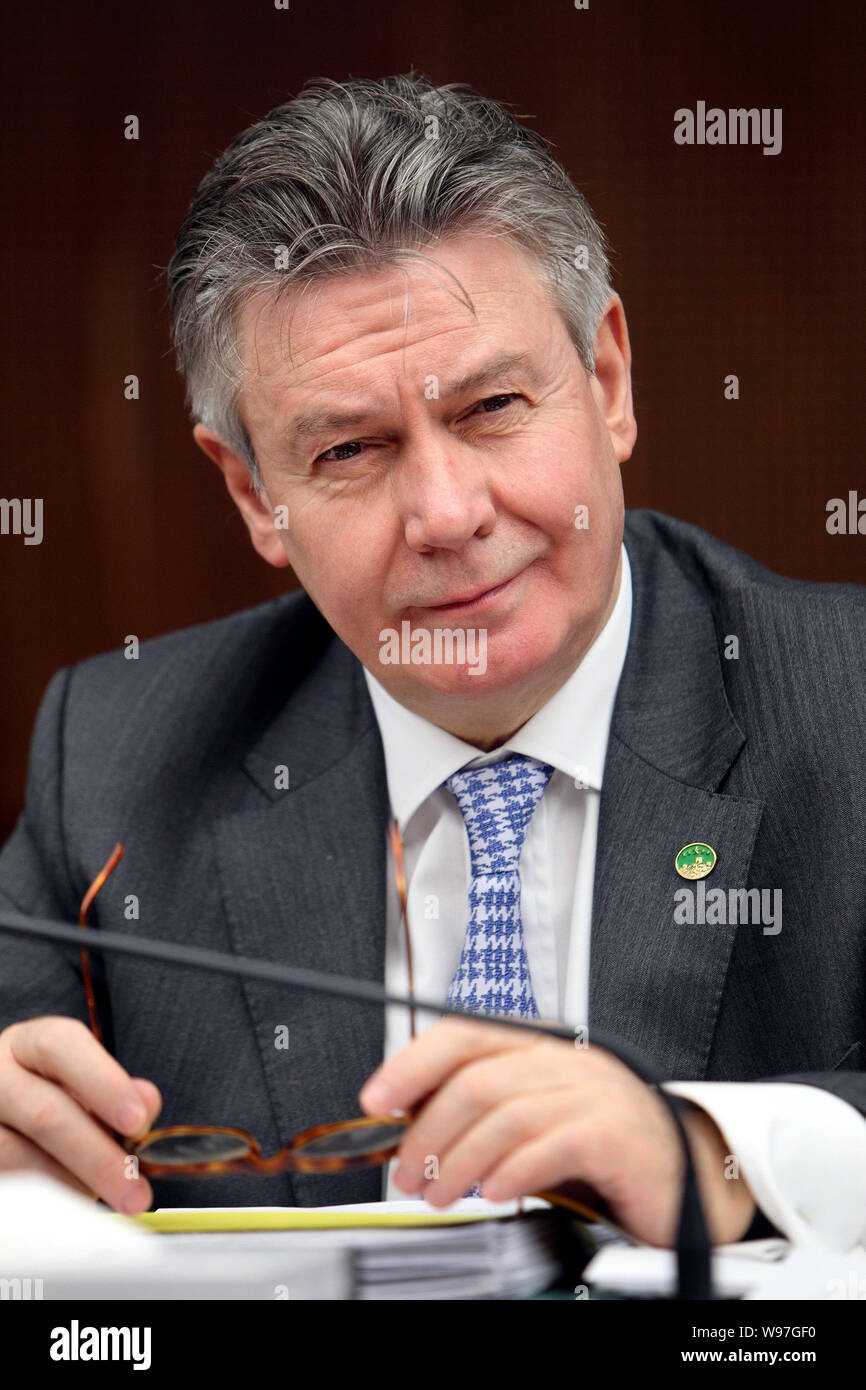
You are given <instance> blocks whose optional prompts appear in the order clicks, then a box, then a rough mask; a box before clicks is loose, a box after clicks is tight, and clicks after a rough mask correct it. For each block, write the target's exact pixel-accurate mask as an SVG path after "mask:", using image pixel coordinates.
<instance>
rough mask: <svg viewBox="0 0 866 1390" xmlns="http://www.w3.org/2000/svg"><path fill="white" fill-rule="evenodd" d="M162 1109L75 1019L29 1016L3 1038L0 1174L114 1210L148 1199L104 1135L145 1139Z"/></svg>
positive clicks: (149, 1088)
mask: <svg viewBox="0 0 866 1390" xmlns="http://www.w3.org/2000/svg"><path fill="white" fill-rule="evenodd" d="M161 1108H162V1097H161V1096H160V1094H159V1091H158V1090H157V1088H156V1086H154V1084H153V1082H152V1081H145V1080H144V1079H143V1078H141V1077H134V1078H133V1077H130V1076H129V1075H128V1073H127V1072H125V1071H124V1069H123V1067H122V1066H121V1065H120V1063H119V1062H117V1061H115V1059H114V1058H113V1057H112V1056H110V1054H109V1053H108V1052H106V1050H105V1048H104V1047H102V1045H101V1044H100V1043H98V1042H97V1041H96V1038H95V1037H94V1036H93V1034H92V1033H91V1032H90V1030H89V1029H88V1028H87V1027H86V1026H85V1025H84V1024H83V1023H81V1022H80V1021H79V1020H78V1019H74V1018H59V1017H46V1018H31V1019H28V1020H27V1021H26V1022H24V1023H13V1024H10V1026H9V1027H8V1028H4V1029H3V1031H2V1032H0V1172H14V1171H16V1170H20V1169H30V1170H37V1171H39V1172H41V1173H47V1174H49V1176H50V1177H53V1178H57V1179H58V1180H59V1181H60V1182H63V1183H66V1185H67V1186H69V1187H73V1188H75V1189H76V1190H77V1191H79V1192H83V1193H85V1194H86V1195H87V1196H90V1197H94V1196H95V1197H101V1198H102V1200H103V1201H104V1202H107V1203H108V1204H109V1205H110V1206H112V1207H114V1208H115V1210H116V1211H122V1212H126V1213H127V1214H128V1215H132V1214H133V1213H135V1212H140V1211H144V1210H146V1208H148V1207H149V1206H150V1205H151V1203H152V1201H153V1192H152V1190H151V1187H150V1184H149V1183H148V1181H147V1179H146V1178H144V1177H137V1176H135V1174H134V1172H132V1173H131V1174H130V1173H129V1169H130V1164H129V1162H128V1159H129V1155H128V1154H127V1153H126V1152H125V1150H124V1149H123V1148H122V1147H121V1146H120V1144H118V1143H117V1141H116V1140H115V1139H114V1138H113V1137H112V1135H111V1134H109V1133H107V1132H106V1128H107V1129H108V1130H113V1131H116V1132H118V1133H120V1134H123V1135H126V1136H127V1137H128V1138H130V1139H135V1138H138V1137H139V1136H140V1135H142V1134H146V1133H147V1131H148V1130H149V1129H150V1128H151V1126H152V1124H153V1122H154V1120H155V1119H156V1117H157V1115H158V1114H159V1112H160V1110H161Z"/></svg>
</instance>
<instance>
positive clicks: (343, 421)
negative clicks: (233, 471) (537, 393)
mask: <svg viewBox="0 0 866 1390" xmlns="http://www.w3.org/2000/svg"><path fill="white" fill-rule="evenodd" d="M517 368H520V369H521V370H522V371H523V372H524V373H525V374H526V377H527V379H528V380H529V381H530V383H531V384H532V385H534V386H537V385H538V381H539V378H538V373H537V371H536V370H535V367H534V365H533V362H532V354H531V353H529V352H503V353H500V354H499V356H498V357H494V358H493V359H492V361H490V362H486V363H484V365H483V366H481V367H477V368H476V369H475V370H474V371H471V372H466V373H465V374H464V375H463V376H461V377H458V378H457V379H456V380H455V381H453V382H452V383H451V384H450V385H449V386H446V387H445V388H443V389H442V391H441V395H442V396H465V395H468V393H469V392H470V391H478V390H480V389H482V388H483V387H484V386H487V385H489V383H490V382H491V381H493V380H495V378H496V377H498V376H504V375H506V374H507V373H508V372H513V371H514V370H515V369H517ZM376 409H377V407H376V406H375V405H371V406H369V407H363V408H361V407H359V408H357V409H355V410H311V411H306V412H304V413H303V414H301V415H299V416H298V418H297V419H296V420H294V421H292V423H291V424H290V425H289V426H288V427H287V433H288V434H289V435H290V437H291V448H292V450H293V452H297V451H298V448H299V446H300V445H302V444H303V443H304V442H305V441H306V440H309V439H312V438H315V436H317V435H319V434H327V433H330V432H331V431H332V430H334V431H342V430H351V429H354V428H355V427H356V426H358V425H363V424H364V423H365V421H367V420H369V418H370V416H371V415H372V414H373V413H374V411H375V410H376Z"/></svg>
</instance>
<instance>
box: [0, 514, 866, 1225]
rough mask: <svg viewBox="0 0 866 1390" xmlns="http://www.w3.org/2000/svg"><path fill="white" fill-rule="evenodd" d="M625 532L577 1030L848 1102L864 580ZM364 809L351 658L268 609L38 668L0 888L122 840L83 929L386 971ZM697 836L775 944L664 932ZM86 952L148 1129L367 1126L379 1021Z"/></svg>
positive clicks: (258, 1191)
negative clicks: (622, 609) (20, 802)
mask: <svg viewBox="0 0 866 1390" xmlns="http://www.w3.org/2000/svg"><path fill="white" fill-rule="evenodd" d="M625 541H626V547H627V549H628V553H629V557H630V560H631V564H632V571H633V579H634V613H633V621H632V629H631V636H630V641H629V647H628V654H627V657H626V662H625V667H624V670H623V674H622V679H621V681H620V685H619V690H618V693H617V699H616V705H615V709H614V714H613V723H612V728H611V737H610V743H609V748H608V753H607V761H606V764H605V769H604V790H603V794H602V801H601V817H600V824H599V835H598V853H597V862H596V873H595V897H594V905H593V920H592V955H591V971H590V1017H589V1027H590V1037H591V1035H592V1028H593V1026H595V1027H596V1028H598V1029H603V1030H606V1031H609V1032H611V1033H614V1034H618V1035H620V1036H621V1037H622V1038H624V1039H626V1040H627V1041H629V1042H631V1043H632V1044H634V1045H636V1046H637V1047H639V1048H642V1049H643V1050H644V1051H645V1052H646V1053H647V1054H648V1055H649V1056H651V1057H652V1058H654V1059H655V1061H656V1062H657V1064H658V1065H659V1066H660V1067H661V1068H662V1070H663V1072H664V1073H665V1074H666V1075H667V1076H668V1077H669V1078H671V1079H678V1080H685V1079H701V1078H703V1079H708V1080H753V1081H756V1082H760V1081H761V1080H769V1079H786V1080H792V1081H802V1082H807V1083H809V1084H811V1085H815V1086H820V1087H824V1088H825V1089H826V1090H828V1091H832V1092H835V1093H836V1094H837V1095H839V1096H842V1097H843V1098H844V1099H845V1100H847V1101H849V1102H850V1103H851V1104H853V1105H854V1106H856V1107H857V1109H858V1110H860V1111H861V1112H862V1113H863V1114H866V1074H864V1071H863V1070H862V1068H863V1039H864V1033H866V1029H864V1015H866V863H864V850H866V777H864V770H866V589H864V588H859V587H855V586H848V585H812V584H804V583H799V582H796V581H793V580H788V579H783V578H781V577H779V576H777V575H775V574H772V573H770V572H769V571H767V570H766V569H764V568H762V567H761V566H760V565H758V564H757V563H755V562H754V561H753V560H751V559H749V558H748V557H747V556H745V555H742V554H740V553H739V552H737V551H735V550H732V549H731V548H730V547H728V546H726V545H723V544H722V543H721V542H719V541H717V540H715V539H713V538H712V537H711V536H709V535H707V534H706V533H705V532H703V531H700V530H698V529H696V528H695V527H692V526H689V525H686V524H684V523H682V522H679V521H675V520H672V519H671V518H669V517H665V516H662V515H660V514H658V513H653V512H631V513H628V514H627V519H626V533H625ZM728 635H734V636H736V637H737V638H738V639H739V658H738V659H737V660H727V659H725V656H724V650H725V640H726V638H727V637H728ZM281 764H285V765H286V767H287V768H288V770H289V783H290V785H289V789H288V790H277V789H276V788H275V784H274V783H275V768H276V767H277V766H278V765H281ZM387 813H388V802H387V790H386V781H385V768H384V759H383V754H382V744H381V740H380V737H379V731H378V727H377V724H376V720H375V717H374V714H373V709H372V706H371V703H370V700H369V697H368V693H367V689H366V685H365V682H364V679H363V675H362V669H361V666H360V665H359V663H358V661H357V660H356V658H355V657H354V656H353V655H352V654H351V652H349V650H348V649H347V648H346V647H345V646H344V645H343V643H342V642H340V641H339V640H338V639H337V638H336V637H335V635H334V634H333V632H332V631H331V629H330V628H329V627H328V625H327V624H326V622H325V621H324V619H323V618H322V617H321V615H320V614H319V613H318V611H317V610H316V608H315V607H314V605H313V604H312V602H311V601H310V600H309V599H308V598H307V596H306V595H305V594H303V593H301V594H291V595H288V596H286V597H284V598H280V599H277V600H276V601H274V602H271V603H267V604H264V605H263V606H261V607H258V608H254V609H251V610H248V611H246V612H242V613H238V614H236V615H234V616H233V617H230V618H227V619H223V620H220V621H218V622H213V623H208V624H205V625H203V626H201V627H196V628H192V629H190V630H188V631H183V632H176V633H171V634H169V635H167V636H164V637H160V638H158V639H156V640H154V641H151V642H147V643H145V644H143V645H142V647H141V654H140V659H139V660H138V661H127V660H125V659H124V656H123V654H122V652H120V651H115V652H109V653H107V654H105V655H102V656H99V657H97V658H95V659H93V660H89V661H85V662H82V663H81V664H80V665H78V666H76V667H74V668H71V669H67V670H63V671H60V672H59V673H58V674H57V675H56V676H55V677H54V678H53V680H52V681H51V684H50V685H49V687H48V691H47V693H46V695H45V699H44V702H43V704H42V708H41V710H40V713H39V718H38V722H37V725H36V731H35V734H34V739H33V746H32V753H31V766H30V777H29V785H28V792H27V808H26V810H25V812H24V814H23V816H22V818H21V820H20V822H19V824H18V826H17V828H16V830H15V833H14V834H13V836H12V838H11V839H10V841H9V842H8V844H7V845H6V847H5V849H4V851H3V853H2V855H0V900H2V902H3V903H4V904H5V905H7V906H9V907H12V908H15V909H17V910H20V911H24V912H33V913H40V914H44V915H48V916H51V917H58V918H64V919H66V920H69V921H74V920H75V917H76V913H77V909H78V904H79V900H80V898H81V896H82V893H83V892H84V889H85V888H86V886H87V885H88V883H89V882H90V880H91V879H92V878H93V876H94V874H95V873H96V871H97V869H98V868H99V867H100V866H101V865H102V864H103V862H104V861H105V859H106V858H107V856H108V854H109V852H110V850H111V848H112V846H113V845H114V843H115V841H116V840H117V839H119V838H120V839H123V840H124V841H125V842H126V854H125V857H124V858H123V860H122V861H121V863H120V865H119V867H118V868H117V869H116V871H115V873H114V875H113V876H112V878H111V879H110V880H109V882H108V884H107V885H106V887H105V888H104V889H103V891H102V893H101V894H100V896H99V898H98V900H97V903H96V905H95V909H94V911H93V915H92V922H93V925H94V927H95V928H98V927H99V926H103V927H106V928H109V927H110V928H111V929H113V930H115V931H117V930H122V931H128V932H130V933H136V932H139V933H142V934H145V935H149V936H158V937H165V938H171V939H177V940H181V941H187V942H193V943H196V944H200V945H207V946H212V947H215V948H217V949H221V950H229V951H236V952H239V953H241V954H244V955H250V956H262V957H266V958H268V959H272V960H278V961H287V962H292V963H295V964H298V965H304V966H312V967H315V968H318V969H321V970H330V971H336V972H339V973H340V974H345V975H355V976H359V977H361V978H364V979H370V980H382V979H383V976H384V954H385V893H386V867H385V865H386V861H385V828H386V821H387ZM693 840H705V841H707V842H708V843H709V844H710V845H711V846H713V848H714V849H715V850H716V852H717V854H718V864H717V866H716V868H715V869H714V871H713V874H712V877H711V879H710V880H708V882H707V887H710V886H714V887H720V888H724V889H727V888H729V887H734V888H749V887H758V888H771V889H775V888H781V889H782V894H783V925H782V930H781V932H780V933H779V934H778V935H769V934H764V932H763V931H762V929H761V926H760V925H752V924H743V925H739V926H737V925H730V924H729V925H726V926H711V925H693V926H687V925H684V926H676V925H674V920H673V911H674V894H675V892H676V890H677V889H678V888H681V887H682V886H683V880H682V879H680V878H678V877H677V875H676V873H675V870H674V857H675V854H676V852H677V851H678V850H679V849H680V847H681V846H683V845H684V844H686V843H688V842H690V841H693ZM132 894H134V895H135V896H136V897H137V899H138V903H139V917H138V920H131V921H127V920H126V919H125V916H124V902H125V900H126V898H127V897H128V896H129V895H132ZM92 959H93V961H94V966H95V969H96V971H97V973H98V976H99V981H100V985H99V1001H100V1008H101V1014H102V1018H103V1022H104V1027H105V1033H106V1042H107V1044H108V1045H109V1046H110V1048H111V1049H112V1050H113V1051H114V1053H115V1055H116V1056H117V1057H118V1058H119V1059H120V1061H121V1062H122V1063H123V1065H124V1066H125V1067H126V1068H128V1069H129V1071H130V1072H131V1073H132V1074H133V1075H140V1076H147V1077H150V1078H151V1079H152V1080H153V1081H155V1082H156V1084H157V1085H158V1086H159V1087H160V1089H161V1091H162V1094H163V1096H164V1099H165V1108H164V1111H163V1115H162V1117H161V1122H162V1123H166V1124H177V1123H184V1122H186V1123H190V1124H205V1123H212V1124H226V1125H240V1126H242V1127H244V1128H247V1129H250V1130H252V1131H253V1132H254V1133H255V1134H256V1135H257V1136H258V1138H259V1140H260V1142H261V1144H262V1147H263V1150H264V1151H265V1152H266V1153H269V1152H272V1151H273V1150H274V1149H276V1148H277V1147H278V1146H279V1145H283V1144H285V1143H287V1142H288V1141H289V1140H290V1139H291V1137H292V1136H293V1135H294V1134H296V1133H297V1132H298V1131H299V1130H301V1129H304V1128H306V1127H307V1126H310V1125H315V1124H323V1123H326V1122H328V1121H332V1120H339V1119H344V1118H347V1117H349V1116H351V1115H355V1114H357V1113H358V1106H357V1094H358V1091H359V1089H360V1087H361V1085H362V1083H363V1082H364V1080H365V1078H366V1077H367V1076H368V1075H369V1073H370V1072H371V1071H372V1070H373V1069H374V1068H375V1067H376V1065H377V1064H378V1063H379V1062H380V1061H381V1059H382V1047H383V1019H382V1014H381V1010H380V1009H378V1008H376V1007H372V1006H370V1005H365V1004H360V1003H358V1004H349V1003H345V1002H343V1001H341V1000H333V1001H332V1000H329V999H325V998H322V997H321V996H318V995H312V994H305V993H302V992H300V991H296V990H291V989H281V988H277V987H275V986H269V985H260V984H241V983H238V982H235V981H232V980H230V979H227V978H226V979H223V978H219V977H214V976H205V975H198V974H195V973H193V972H190V971H188V970H181V969H176V968H170V967H167V966H166V967H163V966H158V965H154V964H150V963H144V962H142V963H136V962H133V961H130V960H128V959H126V960H121V959H115V960H106V961H104V962H103V960H102V959H101V958H99V957H97V956H93V958H92ZM0 962H2V965H0V1027H4V1026H6V1024H8V1023H10V1022H12V1021H13V1020H16V1019H22V1018H26V1017H30V1016H33V1015H36V1014H45V1013H60V1014H74V1015H77V1016H78V1017H80V1018H83V1019H86V1008H85V1003H84V996H83V990H82V983H81V977H80V971H79V969H78V964H77V960H76V958H75V956H74V955H70V954H68V953H67V954H63V953H61V952H59V951H57V950H56V949H54V948H53V947H50V946H47V945H45V944H42V945H25V944H24V943H23V941H22V940H21V939H19V938H13V937H5V938H4V937H2V935H0ZM280 1025H286V1026H287V1027H288V1029H289V1047H288V1050H282V1049H278V1048H277V1047H276V1046H275V1030H276V1029H278V1028H279V1026H280ZM380 1184H381V1170H380V1169H369V1170H361V1171H356V1172H354V1173H350V1174H344V1175H332V1176H320V1175H315V1176H313V1175H293V1176H288V1175H285V1176H280V1177H275V1178H255V1177H236V1178H235V1177H232V1178H220V1179H206V1180H199V1179H196V1180H173V1181H170V1182H169V1181H158V1182H156V1183H155V1184H154V1186H155V1192H156V1201H157V1204H159V1205H209V1204H219V1205H222V1204H225V1205H233V1204H251V1205H252V1204H254V1205H265V1204H271V1203H274V1204H282V1203H297V1204H318V1203H331V1202H349V1201H373V1200H376V1199H378V1198H379V1196H380V1195H381V1188H380Z"/></svg>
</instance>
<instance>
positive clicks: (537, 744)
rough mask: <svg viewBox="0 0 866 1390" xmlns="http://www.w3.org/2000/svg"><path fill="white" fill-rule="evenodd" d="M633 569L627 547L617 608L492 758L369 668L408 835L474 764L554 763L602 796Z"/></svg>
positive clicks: (392, 790)
mask: <svg viewBox="0 0 866 1390" xmlns="http://www.w3.org/2000/svg"><path fill="white" fill-rule="evenodd" d="M631 608H632V581H631V567H630V565H629V560H628V555H627V553H626V549H625V546H624V545H623V546H622V569H621V574H620V586H619V593H618V595H617V599H616V603H615V604H614V607H613V610H612V612H611V614H610V617H609V618H608V620H607V622H606V623H605V625H604V627H603V628H602V630H601V632H600V633H599V634H598V636H597V637H596V639H595V641H594V642H593V644H592V646H591V647H590V648H589V651H588V652H587V653H586V654H585V656H584V657H583V660H582V661H581V662H580V665H579V666H578V667H577V669H576V670H575V671H573V672H572V674H571V675H570V676H569V678H568V680H567V681H566V682H565V684H564V685H563V686H561V687H560V689H559V690H557V692H556V693H555V694H554V695H552V696H551V698H550V699H549V700H548V701H547V703H546V704H545V705H542V707H541V709H540V710H538V711H537V712H536V713H535V714H534V715H533V716H532V717H531V719H528V720H527V721H526V723H525V724H524V725H523V726H522V727H521V728H520V729H518V730H517V732H516V733H514V734H512V736H511V738H510V739H509V740H508V742H507V743H505V744H503V745H502V746H501V747H500V748H495V749H493V750H492V751H491V752H489V753H485V752H484V751H483V749H480V748H476V747H475V746H474V745H473V744H471V743H465V742H464V741H463V739H460V738H456V737H455V735H454V734H449V733H448V732H447V731H446V730H445V729H440V728H439V726H438V724H432V723H431V722H430V721H429V720H428V719H424V718H422V716H421V715H420V714H415V713H414V712H413V711H412V710H410V709H407V708H406V706H405V705H401V704H400V703H399V701H397V700H395V699H394V697H393V696H392V695H390V694H389V693H388V691H387V690H386V689H385V687H384V686H383V685H382V684H381V683H380V682H379V681H378V680H377V679H376V677H375V676H373V675H372V674H371V673H370V672H369V671H368V670H367V669H366V667H364V677H365V679H366V681H367V689H368V690H369V692H370V699H371V700H372V702H373V709H374V711H375V714H376V720H377V722H378V725H379V732H380V734H381V736H382V746H383V748H384V750H385V770H386V774H387V778H388V794H389V797H390V801H391V809H392V812H393V814H394V815H395V816H396V818H397V821H398V823H399V824H400V826H401V827H402V828H403V829H405V828H406V826H407V825H408V824H409V821H410V820H411V818H412V816H413V815H414V814H415V812H416V811H417V810H418V808H419V806H420V805H421V804H422V803H423V802H424V801H426V799H427V797H428V796H430V795H431V793H432V792H434V791H435V790H436V788H437V787H439V786H441V784H442V783H443V782H444V781H445V780H446V778H448V777H450V776H451V775H452V773H454V772H457V771H458V770H459V769H460V768H462V767H466V765H467V764H469V763H472V764H473V765H474V766H482V765H483V764H484V763H489V762H497V761H499V759H501V758H505V757H508V756H510V755H511V754H514V753H523V754H525V755H526V756H527V757H530V758H536V759H537V760H538V761H539V762H543V763H550V764H551V765H552V766H553V767H554V768H555V769H557V770H558V771H560V772H563V773H565V775H566V776H567V777H569V778H570V779H571V780H572V781H574V782H575V784H576V785H578V784H579V785H581V786H584V787H593V788H594V789H595V790H596V791H601V781H602V771H603V768H604V760H605V755H606V753H607V740H608V734H609V732H610V721H611V717H612V714H613V706H614V701H615V699H616V691H617V686H618V685H619V678H620V675H621V674H622V667H623V663H624V661H625V655H626V650H627V648H628V638H629V630H630V627H631Z"/></svg>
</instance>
